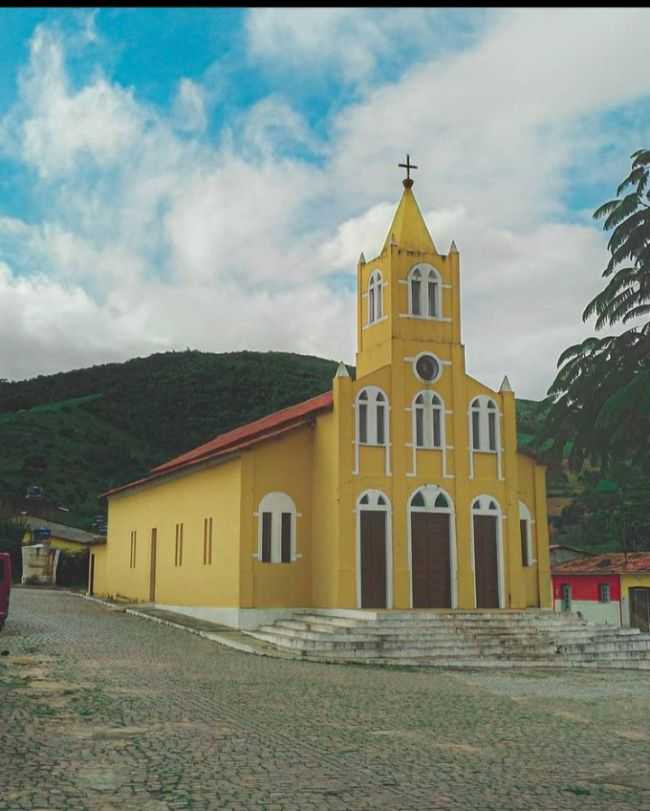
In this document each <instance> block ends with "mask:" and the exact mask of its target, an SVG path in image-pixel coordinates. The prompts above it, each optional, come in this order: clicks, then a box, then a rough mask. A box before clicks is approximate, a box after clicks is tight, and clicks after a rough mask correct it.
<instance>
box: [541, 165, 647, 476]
mask: <svg viewBox="0 0 650 811" xmlns="http://www.w3.org/2000/svg"><path fill="white" fill-rule="evenodd" d="M631 157H632V169H631V171H630V173H629V175H628V176H627V177H626V178H625V180H624V181H623V182H622V183H621V184H620V186H619V187H618V189H617V195H618V197H617V198H616V199H615V200H610V201H609V202H608V203H605V204H604V205H602V206H600V208H598V209H597V210H596V211H595V212H594V218H595V219H601V218H603V217H605V218H606V219H605V222H604V224H603V229H604V230H606V231H609V230H612V229H613V232H612V235H611V237H610V240H609V243H608V248H609V251H610V254H611V257H610V260H609V262H608V264H607V267H606V268H605V270H604V272H603V276H604V277H605V278H610V277H611V278H610V281H609V282H608V283H607V285H606V286H605V288H604V289H603V290H602V291H601V292H600V293H599V294H598V295H597V296H596V297H595V298H594V299H593V300H592V301H591V302H590V303H589V304H588V305H587V307H586V308H585V311H584V313H583V320H585V321H586V320H587V319H588V318H590V317H591V316H593V315H596V325H595V326H596V329H597V330H599V329H602V328H603V327H604V326H605V325H606V324H609V325H613V324H615V323H617V322H619V321H620V322H622V323H623V324H626V323H628V322H629V321H630V320H632V319H639V318H643V316H647V315H648V314H650V205H649V203H650V186H649V175H650V150H647V149H645V150H639V151H637V152H635V153H634V154H633V155H632V156H631ZM629 188H633V191H630V192H629V193H628V194H626V195H625V196H621V195H623V192H624V191H625V190H626V189H629ZM558 366H559V367H560V369H559V371H558V373H557V376H556V378H555V380H554V382H553V384H552V385H551V387H550V389H549V391H548V394H549V402H550V404H551V408H550V409H549V412H548V417H547V421H546V425H545V430H544V438H549V437H553V438H554V439H555V442H554V450H555V454H556V455H558V454H562V453H563V452H564V449H565V444H566V442H567V441H571V443H572V445H571V453H570V462H571V463H572V466H574V467H579V466H581V465H582V463H583V462H584V461H585V459H586V458H587V457H588V458H590V459H591V460H592V462H599V463H601V464H602V465H604V466H605V467H606V466H607V464H608V463H609V462H610V461H611V460H613V459H627V460H633V461H634V462H635V463H641V464H643V465H645V466H648V467H650V320H648V321H646V323H645V324H641V325H639V326H636V327H632V328H630V329H628V330H626V331H624V332H623V333H622V334H620V335H615V336H607V337H604V338H595V337H593V338H587V339H586V340H585V341H583V342H582V343H580V344H577V345H575V346H571V347H569V348H568V349H566V350H565V351H564V352H563V353H562V355H561V356H560V358H559V360H558Z"/></svg>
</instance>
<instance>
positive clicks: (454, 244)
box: [449, 239, 458, 253]
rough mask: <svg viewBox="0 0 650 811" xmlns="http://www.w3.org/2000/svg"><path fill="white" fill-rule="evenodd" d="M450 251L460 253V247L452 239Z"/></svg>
mask: <svg viewBox="0 0 650 811" xmlns="http://www.w3.org/2000/svg"><path fill="white" fill-rule="evenodd" d="M449 253H458V248H457V247H456V243H455V242H454V240H453V239H452V241H451V245H450V246H449Z"/></svg>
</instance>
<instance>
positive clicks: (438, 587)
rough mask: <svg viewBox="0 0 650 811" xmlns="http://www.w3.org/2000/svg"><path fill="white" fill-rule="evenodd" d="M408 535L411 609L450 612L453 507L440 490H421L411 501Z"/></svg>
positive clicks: (452, 587)
mask: <svg viewBox="0 0 650 811" xmlns="http://www.w3.org/2000/svg"><path fill="white" fill-rule="evenodd" d="M409 533H410V537H409V541H410V543H409V547H410V553H409V556H410V561H411V605H412V607H413V608H452V607H453V604H454V602H455V600H454V595H453V592H454V578H453V577H452V571H453V570H455V550H454V545H453V507H452V501H451V499H450V497H449V496H448V495H447V494H446V493H445V492H443V491H442V490H441V489H440V488H439V487H434V486H431V485H427V486H426V487H421V488H420V489H419V490H416V491H415V493H414V494H413V496H412V497H411V500H410V502H409Z"/></svg>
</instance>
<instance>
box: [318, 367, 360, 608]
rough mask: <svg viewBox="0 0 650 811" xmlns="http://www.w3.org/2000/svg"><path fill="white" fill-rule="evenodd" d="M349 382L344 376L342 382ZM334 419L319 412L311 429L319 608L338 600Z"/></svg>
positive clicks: (337, 523)
mask: <svg viewBox="0 0 650 811" xmlns="http://www.w3.org/2000/svg"><path fill="white" fill-rule="evenodd" d="M349 382H350V381H349V378H348V379H346V384H349ZM337 405H338V404H337ZM346 405H347V409H348V422H349V414H350V413H351V410H352V404H351V402H350V399H349V397H348V398H347V400H346ZM338 421H339V414H338V413H337V412H330V413H328V414H323V415H320V416H319V418H318V421H317V422H316V426H315V431H314V470H313V479H312V504H313V521H312V601H313V605H314V606H316V607H319V608H330V607H332V606H336V605H337V604H338V603H337V600H338V590H339V583H338V569H339V555H338V552H339V549H338V540H339V514H338V498H337V494H338V448H339V442H338V435H337V423H338Z"/></svg>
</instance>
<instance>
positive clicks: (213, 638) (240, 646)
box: [123, 608, 269, 656]
mask: <svg viewBox="0 0 650 811" xmlns="http://www.w3.org/2000/svg"><path fill="white" fill-rule="evenodd" d="M123 610H124V613H125V614H131V615H132V616H134V617H140V618H141V619H144V620H149V622H156V623H158V625H168V626H169V627H170V628H178V630H180V631H186V632H187V633H190V634H194V636H200V637H201V638H202V639H208V640H210V642H216V643H217V644H218V645H223V646H224V647H226V648H232V649H233V650H238V651H240V652H241V653H252V654H253V655H255V656H268V655H269V654H268V653H267V652H266V651H262V650H257V649H255V648H253V647H252V646H250V645H245V644H244V643H243V642H236V641H235V640H234V639H228V638H227V637H225V636H222V635H221V634H216V633H211V632H210V631H200V630H199V629H198V628H190V627H189V626H188V625H181V624H180V623H178V622H174V621H173V620H166V619H162V618H161V617H152V616H150V615H149V614H145V613H144V612H143V611H138V610H137V609H135V608H125V609H123Z"/></svg>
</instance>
